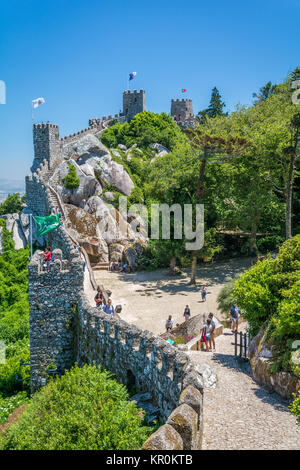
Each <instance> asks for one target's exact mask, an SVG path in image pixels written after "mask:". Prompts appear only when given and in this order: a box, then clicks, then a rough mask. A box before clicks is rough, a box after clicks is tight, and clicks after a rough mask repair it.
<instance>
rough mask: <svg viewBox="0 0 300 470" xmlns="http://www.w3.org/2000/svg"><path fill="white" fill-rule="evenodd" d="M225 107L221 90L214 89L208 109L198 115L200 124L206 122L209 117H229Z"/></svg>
mask: <svg viewBox="0 0 300 470" xmlns="http://www.w3.org/2000/svg"><path fill="white" fill-rule="evenodd" d="M225 107H226V105H225V103H224V101H222V97H221V94H220V92H219V90H218V89H217V87H214V88H213V89H212V92H211V97H210V102H209V106H208V108H207V109H204V110H203V111H199V113H198V116H199V120H200V122H202V123H203V122H205V120H206V118H207V117H210V118H215V117H216V116H227V113H225V112H224V111H223V110H224V108H225Z"/></svg>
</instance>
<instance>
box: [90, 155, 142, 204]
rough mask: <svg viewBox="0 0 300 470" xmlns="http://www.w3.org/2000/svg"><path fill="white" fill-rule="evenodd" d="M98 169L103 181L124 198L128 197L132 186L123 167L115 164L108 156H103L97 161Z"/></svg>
mask: <svg viewBox="0 0 300 470" xmlns="http://www.w3.org/2000/svg"><path fill="white" fill-rule="evenodd" d="M99 167H100V169H101V178H103V180H104V181H106V182H107V183H108V184H110V185H112V186H114V187H115V188H117V190H118V191H120V192H121V193H123V194H125V196H130V193H131V191H132V189H133V188H134V184H133V182H132V180H131V178H130V176H129V174H128V173H127V171H126V170H125V169H124V167H123V165H121V164H120V163H117V162H115V161H114V160H113V159H112V158H111V156H110V155H104V156H103V157H102V158H101V159H100V160H99Z"/></svg>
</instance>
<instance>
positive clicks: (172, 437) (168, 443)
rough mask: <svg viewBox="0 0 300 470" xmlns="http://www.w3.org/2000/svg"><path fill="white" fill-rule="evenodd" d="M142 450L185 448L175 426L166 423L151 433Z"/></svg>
mask: <svg viewBox="0 0 300 470" xmlns="http://www.w3.org/2000/svg"><path fill="white" fill-rule="evenodd" d="M142 450H183V442H182V438H181V437H180V435H179V434H178V432H177V431H176V430H175V429H174V428H173V426H170V425H169V424H165V425H164V426H161V427H160V428H159V429H158V430H157V431H156V432H155V433H154V434H151V436H150V437H149V438H148V439H147V441H146V442H145V443H144V444H143V447H142Z"/></svg>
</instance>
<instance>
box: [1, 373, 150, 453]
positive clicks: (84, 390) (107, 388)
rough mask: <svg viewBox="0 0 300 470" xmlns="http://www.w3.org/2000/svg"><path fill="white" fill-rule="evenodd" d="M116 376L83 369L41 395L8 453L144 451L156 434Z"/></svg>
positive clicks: (11, 432) (10, 437) (8, 442)
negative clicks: (148, 439) (147, 440)
mask: <svg viewBox="0 0 300 470" xmlns="http://www.w3.org/2000/svg"><path fill="white" fill-rule="evenodd" d="M143 415H144V413H143V412H142V411H141V410H139V409H138V408H137V407H136V404H135V403H134V402H132V401H130V400H129V395H128V392H127V390H126V388H125V387H124V386H123V385H121V384H119V383H117V381H116V380H114V379H113V378H112V374H111V373H110V372H108V371H105V370H100V369H99V368H96V367H95V366H92V365H85V366H83V367H82V368H79V367H77V366H75V367H73V368H72V369H71V370H69V371H66V373H65V375H63V376H62V377H61V378H56V379H50V382H49V383H48V384H47V385H46V386H45V387H44V388H43V389H42V390H41V391H39V392H36V393H35V394H34V396H33V398H32V400H31V402H30V403H29V404H28V405H27V407H26V410H25V411H24V413H23V414H22V416H21V417H20V419H19V420H18V422H17V424H14V425H12V426H10V427H9V428H8V430H7V431H6V432H5V434H4V435H3V437H2V438H1V437H0V448H1V449H3V450H28V449H30V450H87V449H88V450H134V449H135V450H138V449H140V448H141V446H142V444H143V442H144V441H145V440H146V439H147V438H148V437H149V435H150V434H151V432H152V431H153V430H152V429H151V428H149V427H146V426H143Z"/></svg>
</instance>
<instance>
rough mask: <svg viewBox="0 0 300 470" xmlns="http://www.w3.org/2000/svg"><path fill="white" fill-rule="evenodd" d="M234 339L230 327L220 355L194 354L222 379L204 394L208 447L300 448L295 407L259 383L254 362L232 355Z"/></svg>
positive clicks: (205, 442)
mask: <svg viewBox="0 0 300 470" xmlns="http://www.w3.org/2000/svg"><path fill="white" fill-rule="evenodd" d="M232 341H233V336H232V335H231V331H230V330H228V329H225V330H224V334H223V335H222V336H220V337H218V338H217V339H216V348H217V352H216V353H205V352H198V351H191V352H189V354H190V356H191V358H192V359H193V360H194V362H196V363H203V362H205V363H207V364H208V365H210V366H211V367H212V368H213V369H214V371H215V373H216V374H217V376H218V383H217V386H216V388H215V389H205V393H204V439H203V449H204V450H212V449H219V450H230V449H231V450H248V449H250V450H254V449H269V450H275V449H276V450H277V449H287V450H291V449H300V426H297V424H296V417H295V416H294V415H293V414H291V413H290V412H289V408H288V405H289V403H288V402H287V401H286V400H284V399H283V398H281V397H280V396H279V395H277V394H276V393H272V394H270V393H269V392H268V391H267V390H266V389H264V388H263V387H260V386H259V385H258V384H257V383H256V382H254V380H253V379H252V377H251V375H250V365H249V363H248V362H241V361H240V360H239V359H236V358H235V357H234V356H233V355H232V354H233V348H234V347H233V346H232V345H231V342H232Z"/></svg>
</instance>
